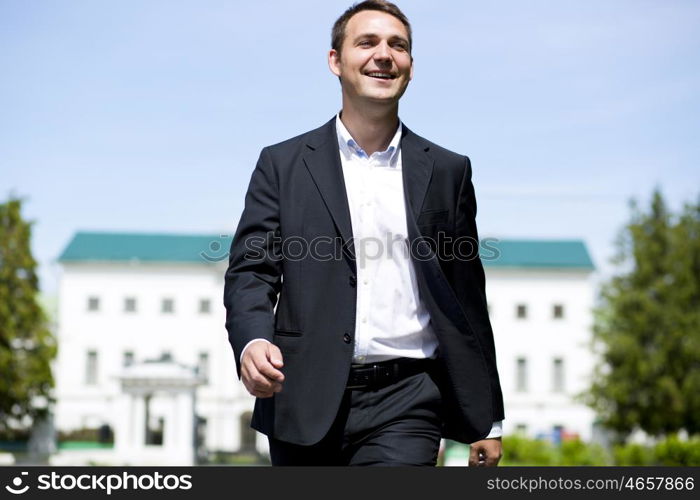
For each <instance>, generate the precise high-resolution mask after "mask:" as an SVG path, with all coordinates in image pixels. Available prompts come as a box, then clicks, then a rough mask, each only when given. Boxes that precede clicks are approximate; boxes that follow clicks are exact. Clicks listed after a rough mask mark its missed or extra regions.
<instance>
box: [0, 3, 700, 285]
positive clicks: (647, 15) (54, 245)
mask: <svg viewBox="0 0 700 500" xmlns="http://www.w3.org/2000/svg"><path fill="white" fill-rule="evenodd" d="M348 5H349V3H348V2H346V1H335V0H333V1H329V0H323V1H321V0H319V1H300V2H288V1H266V2H236V1H211V0H198V1H194V0H191V1H174V0H149V1H143V0H119V1H111V2H107V1H105V2H94V1H91V0H84V1H77V0H63V1H61V2H56V1H49V0H33V1H32V2H27V1H24V0H0V47H1V48H2V49H1V50H0V68H2V69H1V72H2V77H0V198H6V197H7V196H8V195H9V194H10V193H14V194H15V195H19V196H22V197H25V198H26V199H27V203H26V205H25V215H26V216H27V217H29V218H31V219H33V220H35V221H36V223H35V231H34V241H33V250H34V253H35V255H36V257H37V258H38V259H39V261H40V264H41V268H40V271H41V274H40V275H41V278H42V284H43V286H44V288H45V290H47V291H48V292H51V291H52V290H54V289H55V286H56V283H55V276H56V265H55V263H54V262H55V259H56V257H57V256H58V255H59V253H60V252H61V250H62V249H63V248H64V246H65V245H66V244H67V243H68V241H69V239H70V238H71V236H72V235H73V234H74V232H75V231H77V230H81V229H83V230H127V231H131V230H133V231H159V232H197V233H202V232H214V233H217V232H223V233H229V234H230V233H232V232H233V231H234V229H235V226H236V223H237V221H238V217H239V215H240V212H241V210H242V206H243V197H244V194H245V190H246V188H247V184H248V180H249V178H250V173H251V172H252V169H253V167H254V165H255V161H256V160H257V157H258V154H259V152H260V149H261V148H262V147H263V146H266V145H268V144H272V143H275V142H279V141H281V140H284V139H286V138H288V137H291V136H294V135H298V134H299V133H302V132H304V131H306V130H309V129H311V128H315V127H317V126H319V125H321V124H322V123H324V122H326V121H327V120H328V119H330V118H331V117H332V116H333V114H334V113H335V112H337V111H338V109H339V108H340V92H339V85H338V82H337V79H336V78H335V77H333V75H331V73H330V71H329V70H328V68H327V64H326V52H327V50H328V46H329V43H330V27H331V25H332V23H333V21H334V20H335V18H336V17H337V16H338V15H339V14H340V13H341V12H342V11H343V10H344V8H346V7H347V6H348ZM399 5H400V7H402V9H403V10H404V12H405V13H406V14H407V15H408V17H409V19H410V20H411V22H412V24H413V28H414V45H415V47H414V58H415V75H414V80H413V82H411V85H410V86H409V88H408V91H407V92H406V94H405V95H404V98H403V99H402V102H401V109H400V115H401V118H402V120H403V121H404V122H405V123H406V124H407V125H408V126H409V127H410V128H412V129H413V130H414V131H415V132H417V133H419V134H421V135H423V136H425V137H427V138H429V139H431V140H433V141H434V142H437V143H438V144H441V145H442V146H445V147H447V148H449V149H452V150H454V151H457V152H459V153H462V154H467V155H469V157H470V158H471V160H472V165H473V167H474V183H475V187H476V193H477V199H478V204H479V215H478V224H479V230H480V234H481V236H482V237H483V236H492V237H500V238H508V237H514V238H581V239H584V240H585V241H586V243H587V244H588V246H589V249H590V251H591V254H592V256H593V259H594V261H595V263H596V264H597V265H598V266H599V268H600V269H601V270H602V272H603V275H605V274H607V273H609V272H611V271H612V270H613V268H612V267H611V266H610V264H609V263H608V262H607V260H608V259H609V257H610V256H611V255H612V253H613V241H614V239H615V236H616V234H617V231H618V230H619V228H620V227H621V226H622V225H623V224H624V223H625V222H626V221H627V219H628V217H629V210H628V206H627V202H628V200H629V199H630V198H637V199H639V200H641V201H642V202H644V203H646V202H647V201H648V199H649V197H650V194H651V191H652V189H653V188H654V187H655V186H659V187H660V188H661V189H662V191H663V193H664V195H665V196H666V197H667V199H668V201H669V202H670V205H671V206H672V207H673V208H675V209H677V208H679V207H680V206H681V204H682V202H683V201H690V200H693V199H696V198H697V196H698V195H699V194H700V162H699V161H698V157H699V153H700V141H699V140H698V131H700V92H699V90H700V30H698V26H700V3H698V2H696V1H691V0H687V1H681V0H676V1H661V0H656V1H644V0H630V1H625V0H616V1H614V2H609V1H601V0H596V1H585V2H584V1H582V0H581V1H556V2H555V1H546V2H545V1H528V2H522V1H517V0H513V1H495V2H474V1H444V2H441V1H435V2H425V1H414V0H410V1H404V2H400V3H399Z"/></svg>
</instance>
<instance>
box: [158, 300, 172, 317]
mask: <svg viewBox="0 0 700 500" xmlns="http://www.w3.org/2000/svg"><path fill="white" fill-rule="evenodd" d="M160 312H162V313H163V314H172V313H173V312H175V301H174V300H173V299H163V302H161V304H160Z"/></svg>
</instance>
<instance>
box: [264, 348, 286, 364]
mask: <svg viewBox="0 0 700 500" xmlns="http://www.w3.org/2000/svg"><path fill="white" fill-rule="evenodd" d="M267 357H268V359H269V360H270V363H272V366H274V367H275V368H282V367H283V366H284V359H283V358H282V351H280V348H279V347H277V346H276V345H275V344H269V345H268V346H267Z"/></svg>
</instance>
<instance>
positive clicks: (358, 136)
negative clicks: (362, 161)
mask: <svg viewBox="0 0 700 500" xmlns="http://www.w3.org/2000/svg"><path fill="white" fill-rule="evenodd" d="M340 119H341V121H342V122H343V125H345V128H346V129H348V132H350V135H351V136H352V138H353V139H355V142H357V144H358V146H360V147H361V148H362V150H363V151H364V152H365V153H367V156H371V155H372V153H375V152H377V151H384V150H386V148H388V147H389V143H391V140H392V139H393V137H394V134H395V133H396V128H397V127H398V126H399V106H398V103H397V104H396V105H395V106H392V107H390V108H385V109H376V108H375V109H363V110H359V109H357V108H356V107H354V106H348V105H347V103H343V110H342V111H341V115H340Z"/></svg>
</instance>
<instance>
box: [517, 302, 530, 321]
mask: <svg viewBox="0 0 700 500" xmlns="http://www.w3.org/2000/svg"><path fill="white" fill-rule="evenodd" d="M515 317H516V318H518V319H525V318H527V306H526V305H525V304H518V305H517V306H516V308H515Z"/></svg>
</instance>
